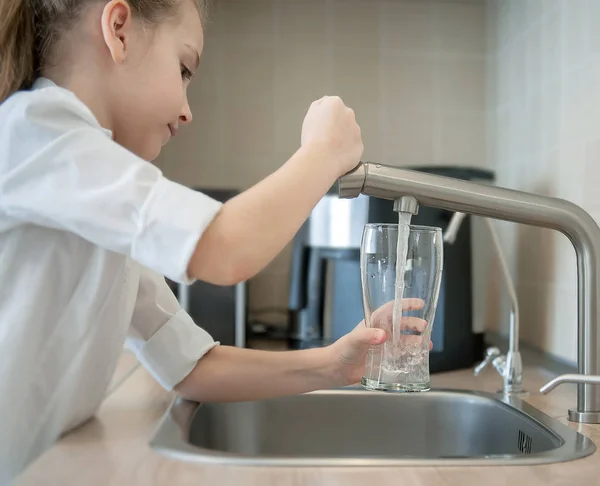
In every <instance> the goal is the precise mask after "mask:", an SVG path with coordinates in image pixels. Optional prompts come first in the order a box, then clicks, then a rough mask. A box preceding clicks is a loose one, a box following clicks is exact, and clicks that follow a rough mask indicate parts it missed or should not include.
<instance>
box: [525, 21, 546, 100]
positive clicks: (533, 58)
mask: <svg viewBox="0 0 600 486" xmlns="http://www.w3.org/2000/svg"><path fill="white" fill-rule="evenodd" d="M525 42H526V53H525V69H526V70H527V82H528V86H527V89H528V91H529V92H530V93H532V92H536V91H538V92H539V90H540V88H541V69H542V28H541V25H540V23H539V22H536V23H534V24H533V25H532V26H531V28H530V29H529V31H528V33H527V36H526V41H525Z"/></svg>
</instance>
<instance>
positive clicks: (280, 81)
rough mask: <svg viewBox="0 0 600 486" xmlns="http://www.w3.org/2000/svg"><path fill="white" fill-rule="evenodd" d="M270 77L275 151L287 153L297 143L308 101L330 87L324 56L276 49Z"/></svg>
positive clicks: (326, 62)
mask: <svg viewBox="0 0 600 486" xmlns="http://www.w3.org/2000/svg"><path fill="white" fill-rule="evenodd" d="M275 59H276V60H275V78H274V90H273V97H274V110H275V127H274V130H275V147H274V148H275V152H276V154H277V155H278V156H280V157H283V156H287V155H289V154H291V153H293V151H295V150H296V149H297V148H298V146H299V144H300V133H301V128H302V121H303V120H304V116H305V115H306V111H307V110H308V108H309V106H310V104H311V103H312V102H313V101H314V100H317V99H319V98H321V97H322V96H324V95H327V94H333V90H332V89H331V88H330V86H331V82H330V76H329V72H328V71H329V68H328V64H329V61H328V58H327V56H326V55H324V54H323V52H322V51H321V52H319V53H314V54H313V53H312V52H311V50H308V49H307V50H302V51H300V52H297V53H296V55H295V56H294V57H291V56H289V55H287V54H286V52H285V50H283V49H279V48H278V49H277V54H276V58H275Z"/></svg>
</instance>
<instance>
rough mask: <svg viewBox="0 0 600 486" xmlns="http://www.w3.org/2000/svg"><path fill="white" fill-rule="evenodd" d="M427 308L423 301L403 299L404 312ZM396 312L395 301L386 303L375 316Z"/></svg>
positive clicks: (376, 311) (374, 313)
mask: <svg viewBox="0 0 600 486" xmlns="http://www.w3.org/2000/svg"><path fill="white" fill-rule="evenodd" d="M423 307H425V301H424V300H423V299H417V298H411V299H402V311H415V310H421V309H423ZM393 311H394V301H393V300H390V301H389V302H386V303H385V304H383V305H382V306H381V307H379V308H378V309H377V310H375V312H373V315H374V316H375V315H377V314H391V313H392V312H393Z"/></svg>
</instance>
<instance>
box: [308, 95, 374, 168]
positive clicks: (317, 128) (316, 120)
mask: <svg viewBox="0 0 600 486" xmlns="http://www.w3.org/2000/svg"><path fill="white" fill-rule="evenodd" d="M302 146H311V147H315V148H317V149H318V150H320V151H323V152H324V153H325V154H326V155H330V156H332V157H333V158H334V159H335V160H336V161H337V162H338V166H337V167H336V171H337V175H338V176H341V175H344V174H345V173H346V172H349V171H350V170H352V169H354V168H355V167H356V166H357V165H358V163H359V162H360V158H361V157H362V154H363V150H364V147H363V142H362V136H361V132H360V127H359V126H358V125H357V123H356V119H355V117H354V111H352V110H351V109H350V108H348V107H347V106H346V105H344V102H343V101H342V100H341V98H339V97H338V96H325V97H323V98H321V99H320V100H317V101H315V102H313V104H312V105H311V106H310V108H309V109H308V113H307V114H306V117H305V118H304V123H303V125H302Z"/></svg>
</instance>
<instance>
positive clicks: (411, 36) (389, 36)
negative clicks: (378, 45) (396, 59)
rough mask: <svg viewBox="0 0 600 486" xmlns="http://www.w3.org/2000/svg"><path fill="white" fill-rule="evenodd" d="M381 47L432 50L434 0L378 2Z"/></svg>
mask: <svg viewBox="0 0 600 486" xmlns="http://www.w3.org/2000/svg"><path fill="white" fill-rule="evenodd" d="M381 36H382V37H381V39H382V47H383V49H384V51H388V52H410V53H432V52H433V51H434V50H435V47H436V46H435V3H434V2H398V1H397V0H387V1H385V2H383V3H382V6H381Z"/></svg>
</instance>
